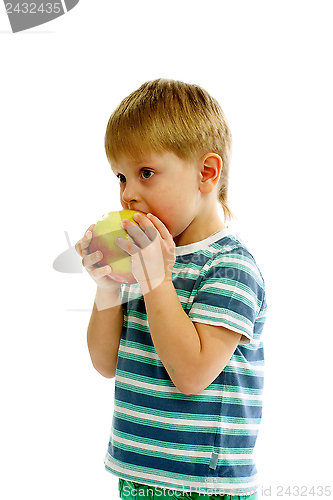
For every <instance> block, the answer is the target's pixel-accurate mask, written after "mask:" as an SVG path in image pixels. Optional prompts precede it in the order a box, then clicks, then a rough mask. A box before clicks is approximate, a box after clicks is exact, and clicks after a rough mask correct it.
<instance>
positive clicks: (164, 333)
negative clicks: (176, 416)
mask: <svg viewBox="0 0 333 500" xmlns="http://www.w3.org/2000/svg"><path fill="white" fill-rule="evenodd" d="M144 298H145V303H146V310H147V315H148V322H149V328H150V333H151V337H152V340H153V343H154V346H155V349H156V352H157V354H158V355H159V357H160V359H161V361H162V363H163V365H164V367H165V369H166V370H167V372H168V374H169V376H170V378H171V380H172V381H173V383H174V384H175V386H176V387H177V388H178V389H179V391H180V392H182V393H184V394H196V393H198V392H201V391H202V390H204V389H205V388H206V387H207V386H208V385H210V384H211V383H212V382H213V381H214V380H215V379H216V377H217V376H218V375H219V374H220V373H221V371H222V370H223V369H224V367H225V366H226V364H227V363H228V362H229V360H230V358H231V356H232V355H233V353H234V351H235V349H236V347H237V345H238V343H239V340H240V338H241V334H239V333H237V332H233V331H231V330H229V329H228V328H224V327H222V326H221V327H220V326H210V325H206V324H202V323H193V322H192V320H191V319H190V318H189V317H188V315H187V314H186V313H185V311H184V310H183V308H182V306H181V303H180V302H179V298H178V296H177V293H176V290H175V288H174V286H173V283H172V281H170V280H168V281H163V282H162V283H161V284H160V285H159V286H157V287H156V288H154V289H153V290H151V291H150V292H149V293H147V294H145V296H144Z"/></svg>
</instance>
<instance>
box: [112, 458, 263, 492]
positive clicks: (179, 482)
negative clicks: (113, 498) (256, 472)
mask: <svg viewBox="0 0 333 500" xmlns="http://www.w3.org/2000/svg"><path fill="white" fill-rule="evenodd" d="M108 457H110V458H112V457H111V455H110V454H109V453H107V454H106V456H105V459H104V463H105V465H107V466H108V467H110V469H113V471H115V472H117V473H118V474H119V476H120V477H121V476H122V474H125V475H129V476H132V477H135V478H137V481H138V482H140V480H141V482H142V480H146V481H148V483H147V484H151V483H150V482H151V481H153V482H154V483H155V484H156V485H157V486H158V485H160V484H161V483H164V484H165V485H166V486H165V487H166V488H168V489H170V488H177V487H178V489H179V490H183V488H184V489H185V491H186V489H192V492H193V489H194V488H195V489H197V490H198V491H199V489H200V488H208V489H214V488H216V489H228V490H235V491H239V490H240V489H252V488H256V487H257V486H258V485H257V476H254V477H253V478H252V481H251V482H248V483H238V484H237V483H222V482H221V483H217V482H215V481H212V480H211V479H210V478H204V479H205V480H204V481H200V482H199V481H189V480H187V479H186V477H184V478H183V477H182V478H181V479H175V478H169V477H163V476H162V475H155V474H151V473H150V474H148V473H146V472H143V471H140V472H136V471H132V470H131V469H130V468H128V469H127V468H126V467H121V466H120V465H118V464H115V463H114V462H112V461H111V460H109V458H108Z"/></svg>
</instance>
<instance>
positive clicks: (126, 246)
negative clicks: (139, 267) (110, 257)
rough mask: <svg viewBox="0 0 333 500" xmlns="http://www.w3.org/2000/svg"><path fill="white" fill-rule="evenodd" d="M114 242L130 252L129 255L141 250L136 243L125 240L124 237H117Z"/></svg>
mask: <svg viewBox="0 0 333 500" xmlns="http://www.w3.org/2000/svg"><path fill="white" fill-rule="evenodd" d="M114 242H115V244H116V245H118V247H119V248H121V249H122V250H124V251H125V252H126V253H128V255H133V254H134V253H137V252H138V251H139V250H140V249H139V248H138V247H137V246H136V245H135V244H134V243H132V242H131V241H128V240H125V239H124V238H116V239H115V240H114Z"/></svg>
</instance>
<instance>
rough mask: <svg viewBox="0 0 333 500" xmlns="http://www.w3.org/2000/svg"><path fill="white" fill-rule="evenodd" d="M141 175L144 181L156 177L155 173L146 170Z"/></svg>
mask: <svg viewBox="0 0 333 500" xmlns="http://www.w3.org/2000/svg"><path fill="white" fill-rule="evenodd" d="M141 175H142V177H143V178H144V179H150V177H152V175H154V172H152V171H151V170H147V169H144V170H141Z"/></svg>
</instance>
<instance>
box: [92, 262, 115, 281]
mask: <svg viewBox="0 0 333 500" xmlns="http://www.w3.org/2000/svg"><path fill="white" fill-rule="evenodd" d="M111 272H112V268H111V267H110V266H108V265H107V266H103V267H96V268H94V269H92V270H91V271H90V276H91V277H92V278H93V279H94V280H99V279H101V278H104V276H107V277H108V275H109V274H110V273H111Z"/></svg>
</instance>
